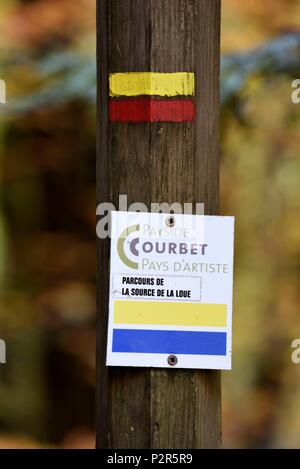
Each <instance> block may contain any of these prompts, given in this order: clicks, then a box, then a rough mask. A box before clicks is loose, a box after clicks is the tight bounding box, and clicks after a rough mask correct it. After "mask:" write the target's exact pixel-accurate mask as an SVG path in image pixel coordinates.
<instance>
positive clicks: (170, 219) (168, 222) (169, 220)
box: [166, 215, 175, 228]
mask: <svg viewBox="0 0 300 469" xmlns="http://www.w3.org/2000/svg"><path fill="white" fill-rule="evenodd" d="M166 225H167V226H170V227H171V228H172V227H173V226H175V217H174V215H171V216H170V217H168V218H167V219H166Z"/></svg>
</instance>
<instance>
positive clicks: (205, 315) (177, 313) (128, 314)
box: [114, 300, 227, 327]
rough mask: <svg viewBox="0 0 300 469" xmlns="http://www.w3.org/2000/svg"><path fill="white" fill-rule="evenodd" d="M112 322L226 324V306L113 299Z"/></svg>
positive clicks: (177, 324) (194, 324) (172, 324)
mask: <svg viewBox="0 0 300 469" xmlns="http://www.w3.org/2000/svg"><path fill="white" fill-rule="evenodd" d="M114 323H115V324H145V325H146V324H153V325H154V324H156V325H161V326H203V327H226V325H227V306H226V305H220V304H204V303H187V302H186V303H179V302H167V301H124V300H116V301H115V302H114Z"/></svg>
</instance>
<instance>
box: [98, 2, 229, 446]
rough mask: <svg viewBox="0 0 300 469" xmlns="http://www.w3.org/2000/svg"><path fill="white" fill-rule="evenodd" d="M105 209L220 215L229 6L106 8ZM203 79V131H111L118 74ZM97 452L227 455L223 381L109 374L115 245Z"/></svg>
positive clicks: (194, 373)
mask: <svg viewBox="0 0 300 469" xmlns="http://www.w3.org/2000/svg"><path fill="white" fill-rule="evenodd" d="M97 4H98V10H97V19H98V21H97V28H98V32H97V37H98V55H97V61H98V123H97V126H98V148H97V188H98V193H97V197H98V203H101V202H104V201H105V202H112V203H114V204H115V206H116V208H117V207H118V196H119V194H127V196H128V203H129V204H130V203H133V202H143V203H145V204H146V205H147V206H148V207H150V203H151V202H168V203H173V202H180V203H185V202H193V203H196V202H203V203H204V204H205V213H206V214H217V213H218V199H219V73H220V71H219V64H220V0H98V2H97ZM147 71H151V72H194V73H195V78H196V95H195V103H196V110H197V117H196V121H195V122H182V123H170V122H152V123H150V122H149V123H138V124H137V123H132V122H131V123H124V122H122V123H120V122H119V123H118V122H109V112H108V93H109V90H108V74H109V73H113V72H147ZM98 248H99V249H98V253H99V256H98V272H99V275H98V285H97V291H98V325H97V417H96V418H97V422H96V426H97V447H98V448H153V449H156V448H166V449H167V448H213V447H215V448H218V447H220V445H221V385H220V372H218V371H204V370H203V371H201V370H200V371H199V370H178V369H177V370H175V369H170V370H169V369H147V368H139V369H137V368H113V367H111V368H107V367H106V366H105V353H106V335H107V316H108V278H109V275H108V274H109V249H108V248H109V241H108V240H104V241H103V240H99V242H98Z"/></svg>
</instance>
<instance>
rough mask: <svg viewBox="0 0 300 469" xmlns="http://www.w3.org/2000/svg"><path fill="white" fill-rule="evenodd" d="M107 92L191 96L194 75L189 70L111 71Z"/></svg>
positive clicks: (127, 94) (116, 94) (114, 94)
mask: <svg viewBox="0 0 300 469" xmlns="http://www.w3.org/2000/svg"><path fill="white" fill-rule="evenodd" d="M109 94H110V96H112V97H119V96H143V95H148V96H169V97H171V96H193V95H194V94H195V75H194V73H191V72H177V73H155V72H142V73H140V72H129V73H111V74H110V76H109Z"/></svg>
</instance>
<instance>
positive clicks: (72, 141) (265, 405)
mask: <svg viewBox="0 0 300 469" xmlns="http://www.w3.org/2000/svg"><path fill="white" fill-rule="evenodd" d="M0 37H1V43H0V78H2V79H4V80H5V81H6V83H7V102H8V104H7V105H5V106H4V105H0V112H1V116H0V119H1V125H0V337H1V338H3V339H5V340H6V341H7V344H8V351H7V352H8V354H7V355H8V356H7V364H6V365H0V447H2V448H9V447H11V448H16V447H17V448H40V447H43V448H45V447H59V448H88V447H91V448H92V447H94V374H95V356H94V355H95V311H96V309H95V277H96V245H95V205H96V203H95V129H96V114H95V112H96V110H95V95H96V65H95V47H96V45H95V1H94V0H76V1H73V0H1V7H0ZM222 54H223V56H222V90H221V92H222V142H221V145H222V152H221V213H222V214H225V215H226V214H230V215H235V216H236V257H235V290H234V343H233V351H234V354H233V371H232V372H225V373H223V436H224V446H225V447H238V448H254V447H278V446H280V447H298V448H299V447H300V365H299V366H298V367H297V366H296V365H294V364H292V362H291V352H292V349H291V342H292V340H293V339H294V338H299V337H300V314H299V303H300V288H299V274H300V217H299V210H300V159H299V156H300V104H299V105H298V106H297V105H295V104H292V102H291V93H292V91H293V90H292V88H291V83H292V80H293V79H296V78H300V0H247V2H241V1H240V0H223V18H222Z"/></svg>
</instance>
